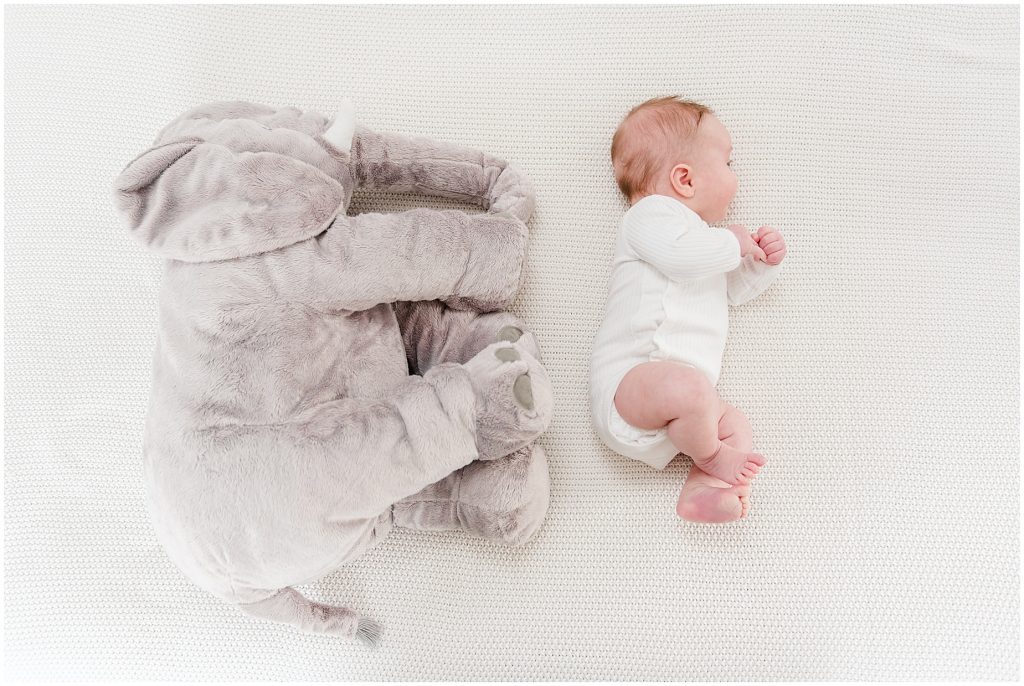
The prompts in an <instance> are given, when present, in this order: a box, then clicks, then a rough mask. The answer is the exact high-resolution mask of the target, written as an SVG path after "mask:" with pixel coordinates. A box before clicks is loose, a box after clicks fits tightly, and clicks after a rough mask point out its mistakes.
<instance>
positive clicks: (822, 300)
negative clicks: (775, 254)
mask: <svg viewBox="0 0 1024 686" xmlns="http://www.w3.org/2000/svg"><path fill="white" fill-rule="evenodd" d="M5 17H6V53H5V56H6V62H5V78H6V102H5V107H6V128H5V152H6V167H5V184H6V214H5V220H6V228H5V248H6V252H5V262H4V285H5V289H6V304H5V307H6V310H5V338H6V345H5V362H6V367H5V369H6V373H5V381H6V385H5V389H6V391H5V424H6V444H5V446H6V447H5V456H4V477H5V499H4V512H5V524H6V529H5V538H4V547H5V566H4V574H5V579H4V581H5V588H4V591H5V605H6V606H5V632H4V633H5V644H6V646H5V647H6V672H7V676H8V677H10V678H22V679H46V678H78V679H127V678H132V679H168V678H176V679H273V680H280V679H295V680H321V679H333V680H396V679H402V680H418V679H431V680H455V679H479V680H496V679H507V680H549V679H564V680H573V679H588V680H614V679H620V680H633V679H650V680H664V679H679V680H694V679H700V680H727V679H765V680H777V679H796V680H802V679H860V680H875V679H1004V680H1016V679H1017V677H1018V676H1019V674H1018V670H1019V654H1018V647H1019V627H1018V614H1019V601H1018V585H1019V584H1018V573H1019V560H1018V541H1019V530H1018V527H1019V525H1018V500H1019V499H1018V484H1019V465H1018V462H1019V459H1018V458H1019V455H1018V453H1019V445H1018V437H1019V423H1018V421H1019V420H1018V411H1019V407H1018V402H1019V390H1018V389H1019V339H1018V331H1019V314H1018V312H1019V288H1018V283H1019V253H1018V250H1019V236H1018V227H1019V224H1020V214H1019V212H1020V204H1019V164H1018V163H1019V111H1018V102H1019V66H1018V64H1019V38H1018V36H1019V8H1018V7H1014V6H973V7H963V6H847V7H825V6H821V7H813V6H800V7H796V6H792V7H787V6H769V7H759V6H743V7H741V6H676V7H672V6H433V7H431V6H416V7H399V6H353V7H327V6H298V5H296V6H290V7H272V6H263V7H260V6H238V5H235V6H182V7H174V6H157V5H148V6H134V7H132V6H106V7H103V6H92V7H86V6H36V7H29V6H16V7H11V6H8V7H7V8H5ZM669 94H680V95H682V96H684V97H687V98H691V99H695V100H698V101H700V102H703V103H705V104H707V105H709V106H710V107H712V108H713V109H714V110H715V111H716V112H717V113H718V115H719V118H720V119H721V120H722V122H723V123H724V124H725V125H726V127H727V128H728V129H729V130H730V132H731V135H732V140H733V144H734V146H735V152H734V154H733V159H734V163H733V169H734V171H735V172H736V173H737V175H738V177H739V192H738V194H737V196H736V199H735V200H734V202H733V204H732V209H731V213H730V216H729V217H728V219H727V223H742V224H746V225H748V226H749V227H750V228H751V230H756V229H757V227H759V226H761V225H770V226H773V227H776V228H777V229H779V231H780V232H781V233H782V234H783V236H785V238H786V241H787V244H788V247H789V255H788V257H787V258H786V261H785V263H784V264H783V270H782V272H781V275H780V276H779V278H778V280H777V281H776V282H775V283H774V284H773V285H772V286H771V288H770V289H769V290H768V291H767V292H766V293H764V294H763V295H762V296H760V297H758V298H757V299H755V300H753V301H751V302H750V303H748V304H746V305H744V306H742V307H738V308H735V309H733V310H732V312H731V329H730V334H729V339H728V344H727V347H726V350H725V357H724V360H723V367H722V376H721V379H720V381H719V384H718V390H719V392H720V394H721V395H722V396H723V397H724V398H725V399H726V400H728V401H729V402H731V403H733V404H735V405H736V406H738V407H739V408H741V409H742V410H743V411H744V412H745V413H746V414H747V416H748V417H749V419H750V422H751V424H752V425H753V428H754V443H755V446H756V448H757V449H758V451H759V452H762V453H763V454H764V455H765V456H766V457H767V458H768V465H767V467H766V468H765V469H764V470H763V471H762V472H761V474H760V475H759V476H758V477H757V479H756V481H755V482H754V490H753V496H752V499H751V504H752V509H751V513H750V517H749V518H748V519H746V520H743V521H740V522H737V523H732V524H727V525H697V524H691V523H687V522H684V521H681V520H680V519H679V518H678V517H677V516H676V515H675V512H674V508H675V503H676V498H677V495H678V493H679V490H680V487H681V486H682V483H683V481H684V479H685V476H686V473H687V470H688V469H689V461H688V460H686V459H685V458H676V459H675V460H674V461H673V462H672V463H671V464H670V465H669V466H668V467H667V468H666V469H665V470H664V471H657V470H654V469H652V468H650V467H647V466H645V465H643V464H641V463H638V462H635V461H632V460H628V459H626V458H623V457H620V456H618V455H616V454H613V453H612V452H610V451H609V450H607V449H606V448H605V447H604V446H603V445H602V443H601V442H600V440H599V439H598V437H597V435H596V434H595V433H594V431H593V429H592V427H591V424H590V414H589V409H588V398H587V396H588V393H587V380H588V364H589V360H590V352H591V343H592V341H593V338H594V334H595V332H596V330H597V327H598V325H599V324H600V322H601V318H602V316H603V313H604V305H605V297H606V294H607V286H608V276H609V270H610V264H611V258H612V254H613V250H614V245H615V237H616V231H617V229H618V227H619V223H620V221H621V219H622V215H623V212H624V211H625V209H626V205H625V203H624V201H623V200H622V199H621V197H620V196H619V194H618V191H617V189H616V186H615V182H614V179H613V176H612V172H611V164H610V160H609V155H608V150H609V146H610V143H611V137H612V133H613V131H614V130H615V127H616V125H617V124H618V122H619V121H620V120H621V118H622V117H623V115H624V114H625V113H626V112H627V111H628V110H629V109H630V108H631V107H632V106H634V105H636V104H638V103H639V102H642V101H643V100H646V99H648V98H651V97H655V96H660V95H669ZM344 98H350V99H351V100H352V101H353V103H354V107H355V111H356V115H357V117H358V119H359V120H360V121H361V122H363V123H364V124H366V125H367V126H369V127H371V128H374V129H377V130H381V131H396V132H401V133H405V134H408V135H422V136H428V137H431V138H436V139H439V140H445V141H451V142H454V143H458V144H460V145H464V146H469V147H473V148H478V149H480V150H484V151H486V152H489V153H492V154H494V155H497V156H499V157H503V158H505V159H508V160H510V161H512V162H513V163H514V164H516V165H517V166H518V167H519V168H521V169H522V170H523V171H524V172H525V173H526V174H527V175H528V176H529V177H530V178H531V180H532V181H533V182H534V184H535V186H536V188H537V211H536V214H535V215H534V218H533V220H532V221H531V222H530V228H531V236H532V238H531V244H530V248H529V265H528V273H527V276H526V282H525V285H524V287H523V290H522V292H521V293H520V295H519V297H518V299H517V300H516V302H515V304H514V306H513V310H514V311H515V313H516V314H517V315H519V316H520V317H522V318H523V319H524V320H525V321H526V322H528V323H529V325H530V326H531V327H532V329H533V331H534V332H535V333H536V335H537V339H538V341H539V343H540V345H541V347H542V349H543V354H544V363H545V365H546V367H547V369H548V371H549V373H550V375H551V378H552V380H553V383H554V388H555V394H556V411H555V416H554V420H553V422H552V424H551V428H550V430H549V431H548V433H547V434H545V436H544V437H543V439H542V440H541V443H542V445H543V446H544V448H545V449H546V451H547V454H548V456H549V459H550V469H551V507H550V511H549V514H548V518H547V521H546V522H545V524H544V526H543V527H542V528H541V530H540V531H539V533H538V534H537V536H536V537H535V538H534V539H533V540H532V541H530V542H529V543H528V544H526V545H525V546H523V547H521V548H515V549H511V548H506V547H502V546H500V545H497V544H492V543H488V542H484V541H481V540H478V539H475V538H472V537H471V536H469V535H467V534H464V533H462V532H448V533H423V532H413V531H404V530H396V531H395V532H394V533H393V534H392V535H391V536H390V537H389V538H388V539H387V540H386V541H384V542H383V543H382V544H381V545H380V546H379V547H377V548H375V549H373V550H372V551H370V552H369V553H368V554H367V555H366V556H365V557H363V558H361V559H359V560H357V561H356V562H354V563H352V564H349V565H347V566H346V567H344V568H342V569H341V570H339V571H337V572H336V573H333V574H331V575H329V576H327V577H325V578H323V579H321V580H319V581H316V582H315V583H311V584H307V585H305V586H303V587H301V590H302V591H303V593H305V594H307V595H308V596H309V597H311V598H313V599H316V600H318V601H323V602H328V603H333V604H339V605H345V606H348V607H352V608H353V609H355V610H356V611H357V612H359V613H361V614H363V615H365V616H368V617H371V618H373V619H375V620H377V621H379V622H380V623H381V624H382V625H383V626H384V634H383V638H382V641H381V643H380V645H379V647H378V648H377V649H375V650H371V649H368V648H366V647H365V646H362V645H360V644H358V643H356V642H349V641H345V640H340V639H337V638H331V637H325V636H318V635H307V634H302V633H300V632H299V631H298V630H296V629H293V628H291V627H289V626H285V625H275V624H272V623H268V622H264V621H260V620H257V619H253V618H250V617H248V616H246V615H244V614H243V613H241V612H239V611H238V610H237V609H235V608H233V607H230V606H228V605H226V604H224V603H222V602H221V601H220V600H218V599H216V598H214V597H212V596H210V595H208V594H207V593H205V592H203V591H201V590H200V589H198V588H197V587H195V586H194V585H193V584H192V583H191V582H189V581H188V579H186V578H185V577H184V576H183V575H182V574H181V573H180V572H179V571H178V570H177V568H176V567H174V566H173V565H172V564H171V563H170V561H169V560H168V559H167V557H166V556H165V554H164V552H163V549H162V548H161V547H160V545H159V544H158V542H157V541H156V539H155V536H154V534H153V532H152V530H151V527H150V524H149V518H148V515H147V513H146V510H145V505H144V500H143V489H142V474H141V458H140V455H141V450H142V428H143V419H144V416H145V413H146V408H147V403H148V398H149V389H150V375H151V364H152V354H153V348H154V344H155V342H156V325H157V309H156V304H157V292H158V287H159V280H160V274H161V271H162V264H161V262H160V261H159V260H158V259H157V258H155V257H153V256H152V255H150V254H149V253H146V252H145V251H144V250H143V249H142V248H141V247H139V246H138V245H136V244H135V243H134V242H133V241H132V239H131V238H130V237H129V235H128V232H127V230H126V228H125V227H124V226H123V225H122V224H121V223H120V222H119V220H118V219H117V217H116V216H115V213H114V208H113V203H112V200H111V197H110V187H111V183H112V181H113V179H114V178H115V176H116V175H117V174H118V173H119V172H120V171H121V169H122V168H123V167H124V166H125V165H126V164H127V163H128V162H129V161H130V160H131V159H132V158H133V157H135V156H136V155H138V154H139V153H140V152H142V151H143V150H145V149H146V148H147V147H148V146H149V144H150V143H151V142H152V141H153V139H154V138H155V136H156V134H157V133H158V132H159V131H160V129H161V128H162V127H163V126H164V125H166V124H167V123H168V122H170V121H171V119H173V118H174V117H175V116H177V115H178V114H180V113H181V112H183V111H185V110H186V109H188V108H191V107H194V106H196V105H199V104H202V103H204V102H209V101H214V100H249V101H255V102H263V103H267V104H271V105H275V106H281V105H294V106H297V107H299V108H302V109H313V110H317V111H320V112H324V113H332V112H334V111H336V110H337V108H338V103H340V102H341V101H342V100H343V99H344ZM415 206H427V207H435V208H446V207H453V208H460V209H467V210H468V209H470V208H469V207H468V206H463V205H460V204H459V203H457V202H455V201H440V200H427V199H423V198H414V197H402V196H399V195H393V194H384V193H367V192H363V193H357V195H356V198H355V201H354V205H353V208H352V211H353V212H354V213H355V212H365V211H396V210H404V209H408V208H412V207H415Z"/></svg>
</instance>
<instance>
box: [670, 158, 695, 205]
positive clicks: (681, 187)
mask: <svg viewBox="0 0 1024 686" xmlns="http://www.w3.org/2000/svg"><path fill="white" fill-rule="evenodd" d="M669 181H671V183H672V189H673V190H674V191H675V192H676V193H678V194H679V195H681V196H682V197H684V198H692V197H693V171H692V170H691V169H690V165H688V164H677V165H676V166H674V167H672V171H670V172H669Z"/></svg>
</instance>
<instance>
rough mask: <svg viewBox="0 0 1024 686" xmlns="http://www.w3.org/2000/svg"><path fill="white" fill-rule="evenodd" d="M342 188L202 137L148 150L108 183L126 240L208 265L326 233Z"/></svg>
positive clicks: (301, 166) (298, 166)
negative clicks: (129, 237) (127, 234)
mask: <svg viewBox="0 0 1024 686" xmlns="http://www.w3.org/2000/svg"><path fill="white" fill-rule="evenodd" d="M345 200H346V198H345V191H344V189H343V187H342V185H341V184H340V183H339V182H338V181H337V180H335V179H333V178H331V177H330V176H328V175H327V174H325V173H324V172H322V171H321V170H319V169H317V168H316V167H314V166H313V165H311V164H308V163H306V162H303V161H302V160H300V159H297V158H296V157H292V156H290V155H287V154H283V153H281V152H252V151H235V150H232V149H231V148H228V147H226V146H224V145H221V144H218V143H214V142H210V141H206V140H203V139H200V138H181V139H178V140H172V141H168V142H165V143H162V144H160V145H157V146H155V147H153V148H150V149H149V150H147V151H146V152H144V153H143V154H141V155H140V156H138V157H136V158H135V159H134V160H132V161H131V162H130V163H129V164H128V166H127V167H125V169H124V170H123V171H122V172H121V173H120V175H118V177H117V179H116V181H115V182H114V203H115V205H116V207H117V210H118V212H119V213H120V215H121V216H122V217H123V218H124V220H125V222H126V223H127V224H128V227H129V230H130V231H131V233H132V235H133V236H135V238H136V239H137V240H138V241H139V242H140V243H142V244H143V245H144V246H145V247H147V248H148V249H150V250H152V251H153V252H155V253H157V254H158V255H161V256H162V257H165V258H169V259H174V260H181V261H184V262H212V261H215V260H227V259H232V258H236V257H245V256H248V255H255V254H258V253H263V252H268V251H271V250H276V249H278V248H282V247H284V246H287V245H291V244H292V243H296V242H299V241H302V240H305V239H307V238H310V237H311V236H315V235H317V234H319V233H321V232H322V231H324V230H325V229H326V228H327V227H328V226H329V225H330V224H331V222H332V221H334V218H335V216H336V215H337V214H338V213H339V211H341V209H342V208H343V207H344V202H345Z"/></svg>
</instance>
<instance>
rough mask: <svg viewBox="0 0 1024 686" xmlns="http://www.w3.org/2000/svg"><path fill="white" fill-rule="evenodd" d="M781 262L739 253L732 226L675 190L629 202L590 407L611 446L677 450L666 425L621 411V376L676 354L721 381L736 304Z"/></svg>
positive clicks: (651, 452)
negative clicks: (710, 220) (640, 422)
mask: <svg viewBox="0 0 1024 686" xmlns="http://www.w3.org/2000/svg"><path fill="white" fill-rule="evenodd" d="M779 268H780V267H779V266H770V265H767V264H765V263H763V262H758V261H755V260H754V258H753V257H751V256H747V257H746V258H741V257H740V247H739V241H737V240H736V237H735V236H734V235H733V234H732V233H731V232H730V231H728V230H725V229H717V228H713V227H711V226H709V225H708V224H707V223H706V222H705V221H704V220H703V219H701V218H700V216H699V215H698V214H697V213H696V212H694V211H693V210H691V209H690V208H689V207H687V206H686V205H684V204H683V203H681V202H679V201H678V200H676V199H674V198H670V197H668V196H664V195H648V196H647V197H645V198H642V199H641V200H639V201H638V202H637V203H636V204H634V205H633V206H632V207H631V208H630V209H629V210H628V211H627V212H626V214H625V216H624V217H623V219H622V224H621V227H620V230H619V238H618V243H617V246H616V250H615V259H614V261H613V263H612V274H611V280H610V283H609V288H608V304H607V307H606V310H605V318H604V322H603V323H602V324H601V328H600V329H599V330H598V332H597V336H596V338H595V339H594V349H593V355H592V358H591V367H590V407H591V414H592V417H593V420H594V427H595V429H596V430H597V432H598V434H599V435H600V436H601V439H602V440H603V441H604V442H605V443H606V444H607V445H608V447H610V448H611V449H612V450H614V451H615V452H617V453H620V454H622V455H625V456H626V457H631V458H633V459H636V460H640V461H642V462H646V463H647V464H650V465H651V466H652V467H655V468H657V469H662V468H664V467H665V465H667V464H668V463H669V462H670V461H671V460H672V458H673V457H674V456H675V455H676V454H677V452H678V451H677V450H676V449H675V446H674V445H672V442H671V441H669V439H668V435H667V433H666V432H665V430H664V429H659V430H655V431H645V430H642V429H637V428H635V427H632V426H630V425H629V424H627V423H626V422H625V421H624V420H623V419H622V418H621V417H619V415H618V412H616V410H615V403H614V402H613V400H614V397H615V390H616V389H617V388H618V386H619V382H620V381H621V380H622V377H623V376H625V375H626V372H628V371H629V370H630V369H632V368H633V367H635V366H636V365H638V364H641V363H643V362H648V361H651V360H671V361H675V362H681V363H684V364H689V365H691V366H693V367H696V368H697V369H699V370H700V371H701V372H703V373H704V374H705V375H706V376H707V378H708V379H709V380H710V381H711V384H712V385H715V384H717V383H718V375H719V372H720V371H721V364H722V353H723V351H724V350H725V339H726V335H727V334H728V330H729V305H730V304H732V305H740V304H742V303H744V302H746V301H748V300H750V299H751V298H754V297H755V296H757V295H758V294H760V293H761V292H762V291H764V290H765V289H766V288H767V287H768V286H769V285H770V284H771V282H772V281H773V280H774V279H775V277H776V275H777V274H778V270H779Z"/></svg>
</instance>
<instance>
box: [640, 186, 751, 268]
mask: <svg viewBox="0 0 1024 686" xmlns="http://www.w3.org/2000/svg"><path fill="white" fill-rule="evenodd" d="M623 233H624V236H625V240H626V243H627V245H628V246H629V247H630V248H631V249H632V250H633V251H634V252H635V253H636V255H637V257H639V258H640V259H642V260H643V261H645V262H647V263H648V264H650V265H652V266H653V267H654V268H655V269H657V270H658V271H660V272H661V273H662V274H664V275H665V276H666V277H667V278H669V279H671V280H672V281H687V280H691V279H702V278H706V277H709V276H714V275H715V274H721V273H723V272H730V271H732V270H734V269H736V268H737V267H738V266H739V265H740V262H741V258H740V244H739V241H738V240H736V237H735V236H734V235H733V234H732V233H731V232H730V231H727V230H725V229H716V228H712V227H711V226H709V225H708V224H707V223H706V222H705V221H704V220H703V219H701V218H700V216H699V215H697V213H695V212H694V211H693V210H691V209H690V208H688V207H687V206H686V205H684V204H683V203H681V202H679V201H678V200H674V199H672V198H669V197H666V196H661V195H649V196H647V197H646V198H643V199H642V200H640V201H639V202H638V203H637V204H636V205H634V206H633V208H632V210H631V211H630V216H629V220H628V221H626V222H624V225H623Z"/></svg>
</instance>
